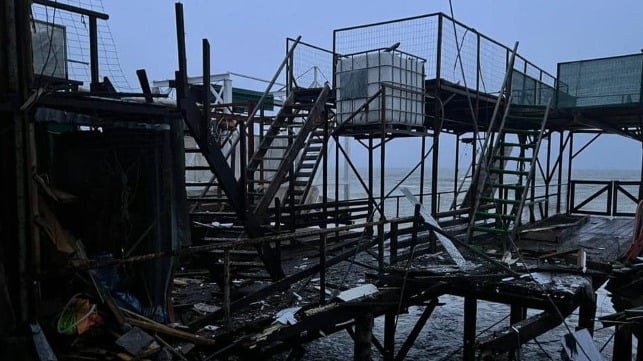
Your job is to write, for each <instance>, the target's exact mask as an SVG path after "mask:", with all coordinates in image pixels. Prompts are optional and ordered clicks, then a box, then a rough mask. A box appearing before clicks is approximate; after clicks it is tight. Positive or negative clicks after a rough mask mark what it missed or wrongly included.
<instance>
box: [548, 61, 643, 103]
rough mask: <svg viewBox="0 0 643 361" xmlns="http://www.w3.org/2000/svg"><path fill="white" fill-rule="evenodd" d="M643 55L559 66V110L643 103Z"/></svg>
mask: <svg viewBox="0 0 643 361" xmlns="http://www.w3.org/2000/svg"><path fill="white" fill-rule="evenodd" d="M642 77H643V54H634V55H628V56H619V57H613V58H604V59H593V60H583V61H575V62H569V63H560V64H558V87H557V106H558V108H572V107H591V106H601V105H620V104H631V103H641V102H642V101H643V99H642V97H641V93H642V90H641V87H642V86H643V81H642Z"/></svg>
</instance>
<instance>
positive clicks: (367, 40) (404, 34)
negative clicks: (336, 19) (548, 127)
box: [332, 13, 556, 94]
mask: <svg viewBox="0 0 643 361" xmlns="http://www.w3.org/2000/svg"><path fill="white" fill-rule="evenodd" d="M397 42H399V43H400V46H399V49H400V50H403V51H405V52H408V53H411V54H413V55H415V56H419V57H422V58H424V59H427V64H426V75H427V78H429V79H441V80H446V81H448V82H451V83H455V84H463V85H464V86H466V87H467V88H469V89H471V90H475V91H476V92H483V93H488V94H494V93H498V91H499V90H500V88H501V85H502V81H503V78H504V76H505V74H506V73H507V70H508V69H509V67H510V64H509V63H510V62H509V60H510V58H511V52H512V49H511V48H510V47H508V46H506V45H504V44H502V43H500V42H498V41H496V40H494V39H492V38H490V37H488V36H486V35H484V34H481V33H480V32H478V31H477V30H475V29H474V28H471V27H469V26H467V25H465V24H463V23H461V22H459V21H457V20H455V19H453V18H451V17H450V16H448V15H446V14H443V13H433V14H427V15H421V16H415V17H410V18H404V19H397V20H391V21H384V22H378V23H372V24H365V25H359V26H352V27H347V28H342V29H337V30H334V32H333V51H332V53H334V54H335V55H336V56H340V55H343V54H353V53H358V52H361V51H368V50H371V49H377V48H387V47H390V46H392V45H393V44H395V43H397ZM460 63H461V64H462V67H459V66H457V65H458V64H460ZM334 65H335V64H333V66H334ZM513 70H514V71H515V72H519V73H521V74H523V75H524V76H525V77H528V78H529V79H530V80H533V81H535V82H536V83H541V84H542V86H538V85H537V86H535V87H534V90H537V89H541V88H542V89H545V88H546V89H549V91H552V92H553V90H552V89H553V87H554V86H555V82H556V77H555V76H554V75H552V74H550V73H548V72H547V71H545V70H543V69H542V68H540V67H538V66H536V65H535V64H533V63H532V62H530V61H529V60H527V59H526V58H524V57H523V56H521V55H519V54H517V55H516V60H515V62H514V64H513ZM334 73H335V70H334V68H333V74H334ZM510 73H513V72H510Z"/></svg>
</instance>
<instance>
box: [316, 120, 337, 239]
mask: <svg viewBox="0 0 643 361" xmlns="http://www.w3.org/2000/svg"><path fill="white" fill-rule="evenodd" d="M322 119H323V122H324V124H323V127H324V141H323V142H322V149H323V152H322V156H323V157H324V159H322V178H323V182H324V189H323V190H322V198H323V199H322V202H323V203H322V204H323V207H324V209H323V212H324V222H323V224H322V225H321V226H322V228H328V224H327V223H326V220H327V219H328V140H329V135H330V132H329V129H328V112H327V111H326V108H324V116H323V117H322ZM310 136H311V137H312V134H311V135H310ZM335 201H337V196H335Z"/></svg>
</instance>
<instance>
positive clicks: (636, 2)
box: [103, 0, 643, 168]
mask: <svg viewBox="0 0 643 361" xmlns="http://www.w3.org/2000/svg"><path fill="white" fill-rule="evenodd" d="M103 5H104V7H105V11H106V12H107V13H108V14H109V15H110V20H109V25H110V28H111V32H112V35H113V37H114V40H115V43H116V46H117V49H118V52H119V57H120V62H121V66H122V67H123V70H124V71H125V73H126V74H127V75H128V77H129V78H130V79H131V83H132V84H137V82H136V80H135V79H136V78H135V70H136V69H139V68H145V69H146V70H147V71H148V76H149V78H150V79H167V78H171V77H173V73H174V71H175V69H177V60H176V58H177V57H176V34H175V21H174V2H173V1H167V0H136V1H122V0H120V1H119V0H113V1H104V2H103ZM453 7H454V15H455V18H456V19H458V20H460V21H461V22H463V23H465V24H467V25H469V26H471V27H473V28H475V29H476V30H478V31H479V32H481V33H483V34H486V35H488V36H490V37H491V38H494V39H496V40H498V41H500V42H501V43H503V44H506V45H512V44H513V43H514V42H515V41H519V42H520V47H519V53H520V54H521V55H523V56H524V57H526V58H527V59H529V60H531V61H532V62H533V63H535V64H536V65H538V66H540V67H542V68H544V69H545V70H548V71H550V72H551V73H552V74H555V72H556V64H557V63H558V62H561V61H569V60H579V59H587V58H596V57H605V56H613V55H623V54H631V53H637V52H640V51H641V49H642V48H643V40H642V39H643V38H642V34H643V1H641V0H622V1H604V0H585V1H580V0H579V1H563V0H558V1H555V0H546V1H517V0H475V1H473V0H470V1H463V0H453ZM184 8H185V22H186V41H187V46H188V68H189V72H190V74H191V75H200V69H201V39H202V38H208V39H209V40H210V43H211V46H212V72H213V73H221V72H226V71H233V72H239V73H244V74H249V75H254V76H258V77H261V78H270V77H271V76H272V75H273V73H274V72H275V70H276V68H277V66H278V64H279V63H280V61H281V59H282V58H283V56H284V53H285V38H286V37H296V36H297V35H302V39H303V40H304V41H306V42H308V43H312V44H316V45H319V46H321V47H325V48H332V30H333V29H337V28H341V27H346V26H352V25H359V24H365V23H370V22H376V21H383V20H390V19H395V18H401V17H408V16H415V15H420V14H427V13H433V12H444V13H447V14H449V2H448V0H432V1H429V0H425V1H416V0H398V1H382V0H370V1H356V0H353V1H351V0H343V1H338V0H327V1H323V2H313V1H297V0H272V1H242V0H237V1H214V0H188V1H184ZM448 142H449V141H448V140H447V144H448ZM393 144H395V142H394V143H393ZM577 144H579V142H577ZM580 144H582V143H580ZM580 144H579V145H578V147H580ZM393 148H394V147H390V150H391V151H392V155H391V156H392V157H393V156H395V155H396V154H398V152H399V154H403V153H404V152H406V151H407V150H408V147H397V148H398V149H395V150H394V149H393ZM403 148H405V149H403ZM417 149H418V152H419V148H417ZM614 151H618V152H619V155H620V156H619V157H610V158H608V157H607V156H606V154H614V153H613V152H614ZM389 154H391V153H389ZM585 158H587V160H586V159H585ZM597 159H598V160H599V162H601V161H605V162H603V164H602V166H603V167H607V168H630V167H634V168H638V167H639V165H640V163H641V162H640V159H641V150H640V145H639V144H637V143H636V142H630V141H623V140H621V138H619V139H618V140H609V139H608V140H606V141H601V142H599V143H598V144H597V145H595V146H593V147H591V148H590V150H589V152H588V153H587V155H584V156H583V157H582V158H579V163H578V167H580V168H588V167H594V166H595V165H596V163H597V162H596V160H597ZM608 160H609V161H608ZM446 162H447V164H444V165H443V166H449V164H448V162H449V161H448V159H447V161H446Z"/></svg>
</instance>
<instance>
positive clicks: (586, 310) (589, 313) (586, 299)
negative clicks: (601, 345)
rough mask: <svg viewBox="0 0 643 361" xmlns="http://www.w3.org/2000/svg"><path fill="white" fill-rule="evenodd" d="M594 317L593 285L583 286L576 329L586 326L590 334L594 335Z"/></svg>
mask: <svg viewBox="0 0 643 361" xmlns="http://www.w3.org/2000/svg"><path fill="white" fill-rule="evenodd" d="M595 318H596V294H595V293H594V287H592V286H591V285H588V286H586V287H585V290H584V294H583V298H582V300H581V304H580V306H579V308H578V327H577V328H576V329H577V330H580V329H583V328H586V329H587V331H589V333H590V335H594V319H595Z"/></svg>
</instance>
